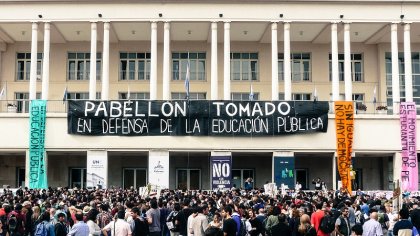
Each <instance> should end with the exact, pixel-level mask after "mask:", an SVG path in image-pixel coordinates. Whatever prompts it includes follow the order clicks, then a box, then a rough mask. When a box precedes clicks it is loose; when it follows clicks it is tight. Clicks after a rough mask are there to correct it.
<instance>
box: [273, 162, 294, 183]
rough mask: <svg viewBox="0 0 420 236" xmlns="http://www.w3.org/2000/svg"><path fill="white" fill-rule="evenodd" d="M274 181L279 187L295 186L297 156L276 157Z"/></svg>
mask: <svg viewBox="0 0 420 236" xmlns="http://www.w3.org/2000/svg"><path fill="white" fill-rule="evenodd" d="M274 182H275V183H276V185H277V187H280V186H281V184H284V185H287V187H288V188H289V189H294V188H295V157H293V156H291V157H290V156H289V157H274Z"/></svg>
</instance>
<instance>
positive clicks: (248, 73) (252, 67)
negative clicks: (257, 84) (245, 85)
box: [230, 53, 258, 80]
mask: <svg viewBox="0 0 420 236" xmlns="http://www.w3.org/2000/svg"><path fill="white" fill-rule="evenodd" d="M230 78H231V80H258V53H231V54H230Z"/></svg>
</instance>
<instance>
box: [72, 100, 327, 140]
mask: <svg viewBox="0 0 420 236" xmlns="http://www.w3.org/2000/svg"><path fill="white" fill-rule="evenodd" d="M328 110H329V106H328V102H318V101H315V102H312V101H197V100H194V101H189V100H173V101H148V100H124V101H122V100H121V101H81V100H78V101H77V100H70V101H69V106H68V114H67V123H68V133H69V134H79V135H120V136H150V135H179V136H185V135H189V136H190V135H195V136H232V135H235V136H273V135H288V134H296V133H312V132H327V128H328Z"/></svg>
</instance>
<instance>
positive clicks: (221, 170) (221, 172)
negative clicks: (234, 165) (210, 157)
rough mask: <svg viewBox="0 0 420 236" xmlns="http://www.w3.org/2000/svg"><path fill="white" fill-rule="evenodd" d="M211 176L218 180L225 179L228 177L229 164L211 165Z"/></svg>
mask: <svg viewBox="0 0 420 236" xmlns="http://www.w3.org/2000/svg"><path fill="white" fill-rule="evenodd" d="M213 176H214V177H217V178H220V177H224V178H227V177H229V176H230V165H229V163H223V164H222V163H213Z"/></svg>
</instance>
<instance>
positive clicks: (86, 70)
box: [67, 52, 102, 80]
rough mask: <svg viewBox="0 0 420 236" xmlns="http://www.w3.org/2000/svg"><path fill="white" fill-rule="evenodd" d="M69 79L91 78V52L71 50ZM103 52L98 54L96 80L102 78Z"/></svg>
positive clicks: (69, 54)
mask: <svg viewBox="0 0 420 236" xmlns="http://www.w3.org/2000/svg"><path fill="white" fill-rule="evenodd" d="M67 57H68V62H67V64H68V66H67V73H68V74H67V79H68V80H89V76H90V53H85V52H69V53H68V54H67ZM101 59H102V53H97V54H96V80H100V79H101V61H102V60H101Z"/></svg>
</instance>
